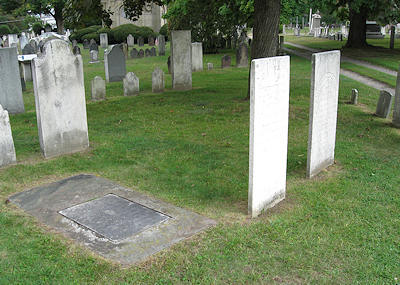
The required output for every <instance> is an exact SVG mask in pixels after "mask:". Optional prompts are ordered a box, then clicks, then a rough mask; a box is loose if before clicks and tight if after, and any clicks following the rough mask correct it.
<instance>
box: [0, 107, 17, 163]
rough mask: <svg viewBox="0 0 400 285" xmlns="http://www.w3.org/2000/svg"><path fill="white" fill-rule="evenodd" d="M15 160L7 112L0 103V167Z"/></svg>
mask: <svg viewBox="0 0 400 285" xmlns="http://www.w3.org/2000/svg"><path fill="white" fill-rule="evenodd" d="M15 162H17V158H16V156H15V148H14V140H13V137H12V133H11V126H10V118H9V117H8V112H7V111H6V110H3V107H2V106H1V105H0V167H2V166H6V165H9V164H12V163H15Z"/></svg>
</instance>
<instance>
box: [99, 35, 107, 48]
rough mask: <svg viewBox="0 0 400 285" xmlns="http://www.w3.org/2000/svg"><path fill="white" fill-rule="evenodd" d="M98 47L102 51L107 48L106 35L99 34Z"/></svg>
mask: <svg viewBox="0 0 400 285" xmlns="http://www.w3.org/2000/svg"><path fill="white" fill-rule="evenodd" d="M100 46H101V48H103V49H106V48H108V35H107V33H101V34H100Z"/></svg>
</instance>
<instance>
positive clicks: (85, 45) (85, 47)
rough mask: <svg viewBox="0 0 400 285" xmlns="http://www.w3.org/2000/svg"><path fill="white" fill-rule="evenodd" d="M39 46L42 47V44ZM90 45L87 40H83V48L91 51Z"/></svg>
mask: <svg viewBox="0 0 400 285" xmlns="http://www.w3.org/2000/svg"><path fill="white" fill-rule="evenodd" d="M39 45H40V43H39ZM89 45H90V42H89V41H88V40H87V39H84V40H83V48H84V49H89Z"/></svg>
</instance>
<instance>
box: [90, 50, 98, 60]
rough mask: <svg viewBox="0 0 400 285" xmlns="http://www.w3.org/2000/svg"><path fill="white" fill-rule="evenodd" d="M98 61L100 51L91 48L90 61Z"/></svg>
mask: <svg viewBox="0 0 400 285" xmlns="http://www.w3.org/2000/svg"><path fill="white" fill-rule="evenodd" d="M98 62H99V52H98V51H97V50H91V51H90V62H89V63H98Z"/></svg>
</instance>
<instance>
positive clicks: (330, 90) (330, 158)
mask: <svg viewBox="0 0 400 285" xmlns="http://www.w3.org/2000/svg"><path fill="white" fill-rule="evenodd" d="M339 76H340V51H337V50H336V51H329V52H321V53H315V54H313V56H312V74H311V99H310V124H309V135H308V154H307V177H308V178H312V177H313V176H315V175H317V174H318V173H319V172H320V171H321V170H323V169H325V168H326V167H328V166H330V165H332V164H333V163H334V159H335V144H336V123H337V109H338V100H339Z"/></svg>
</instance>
